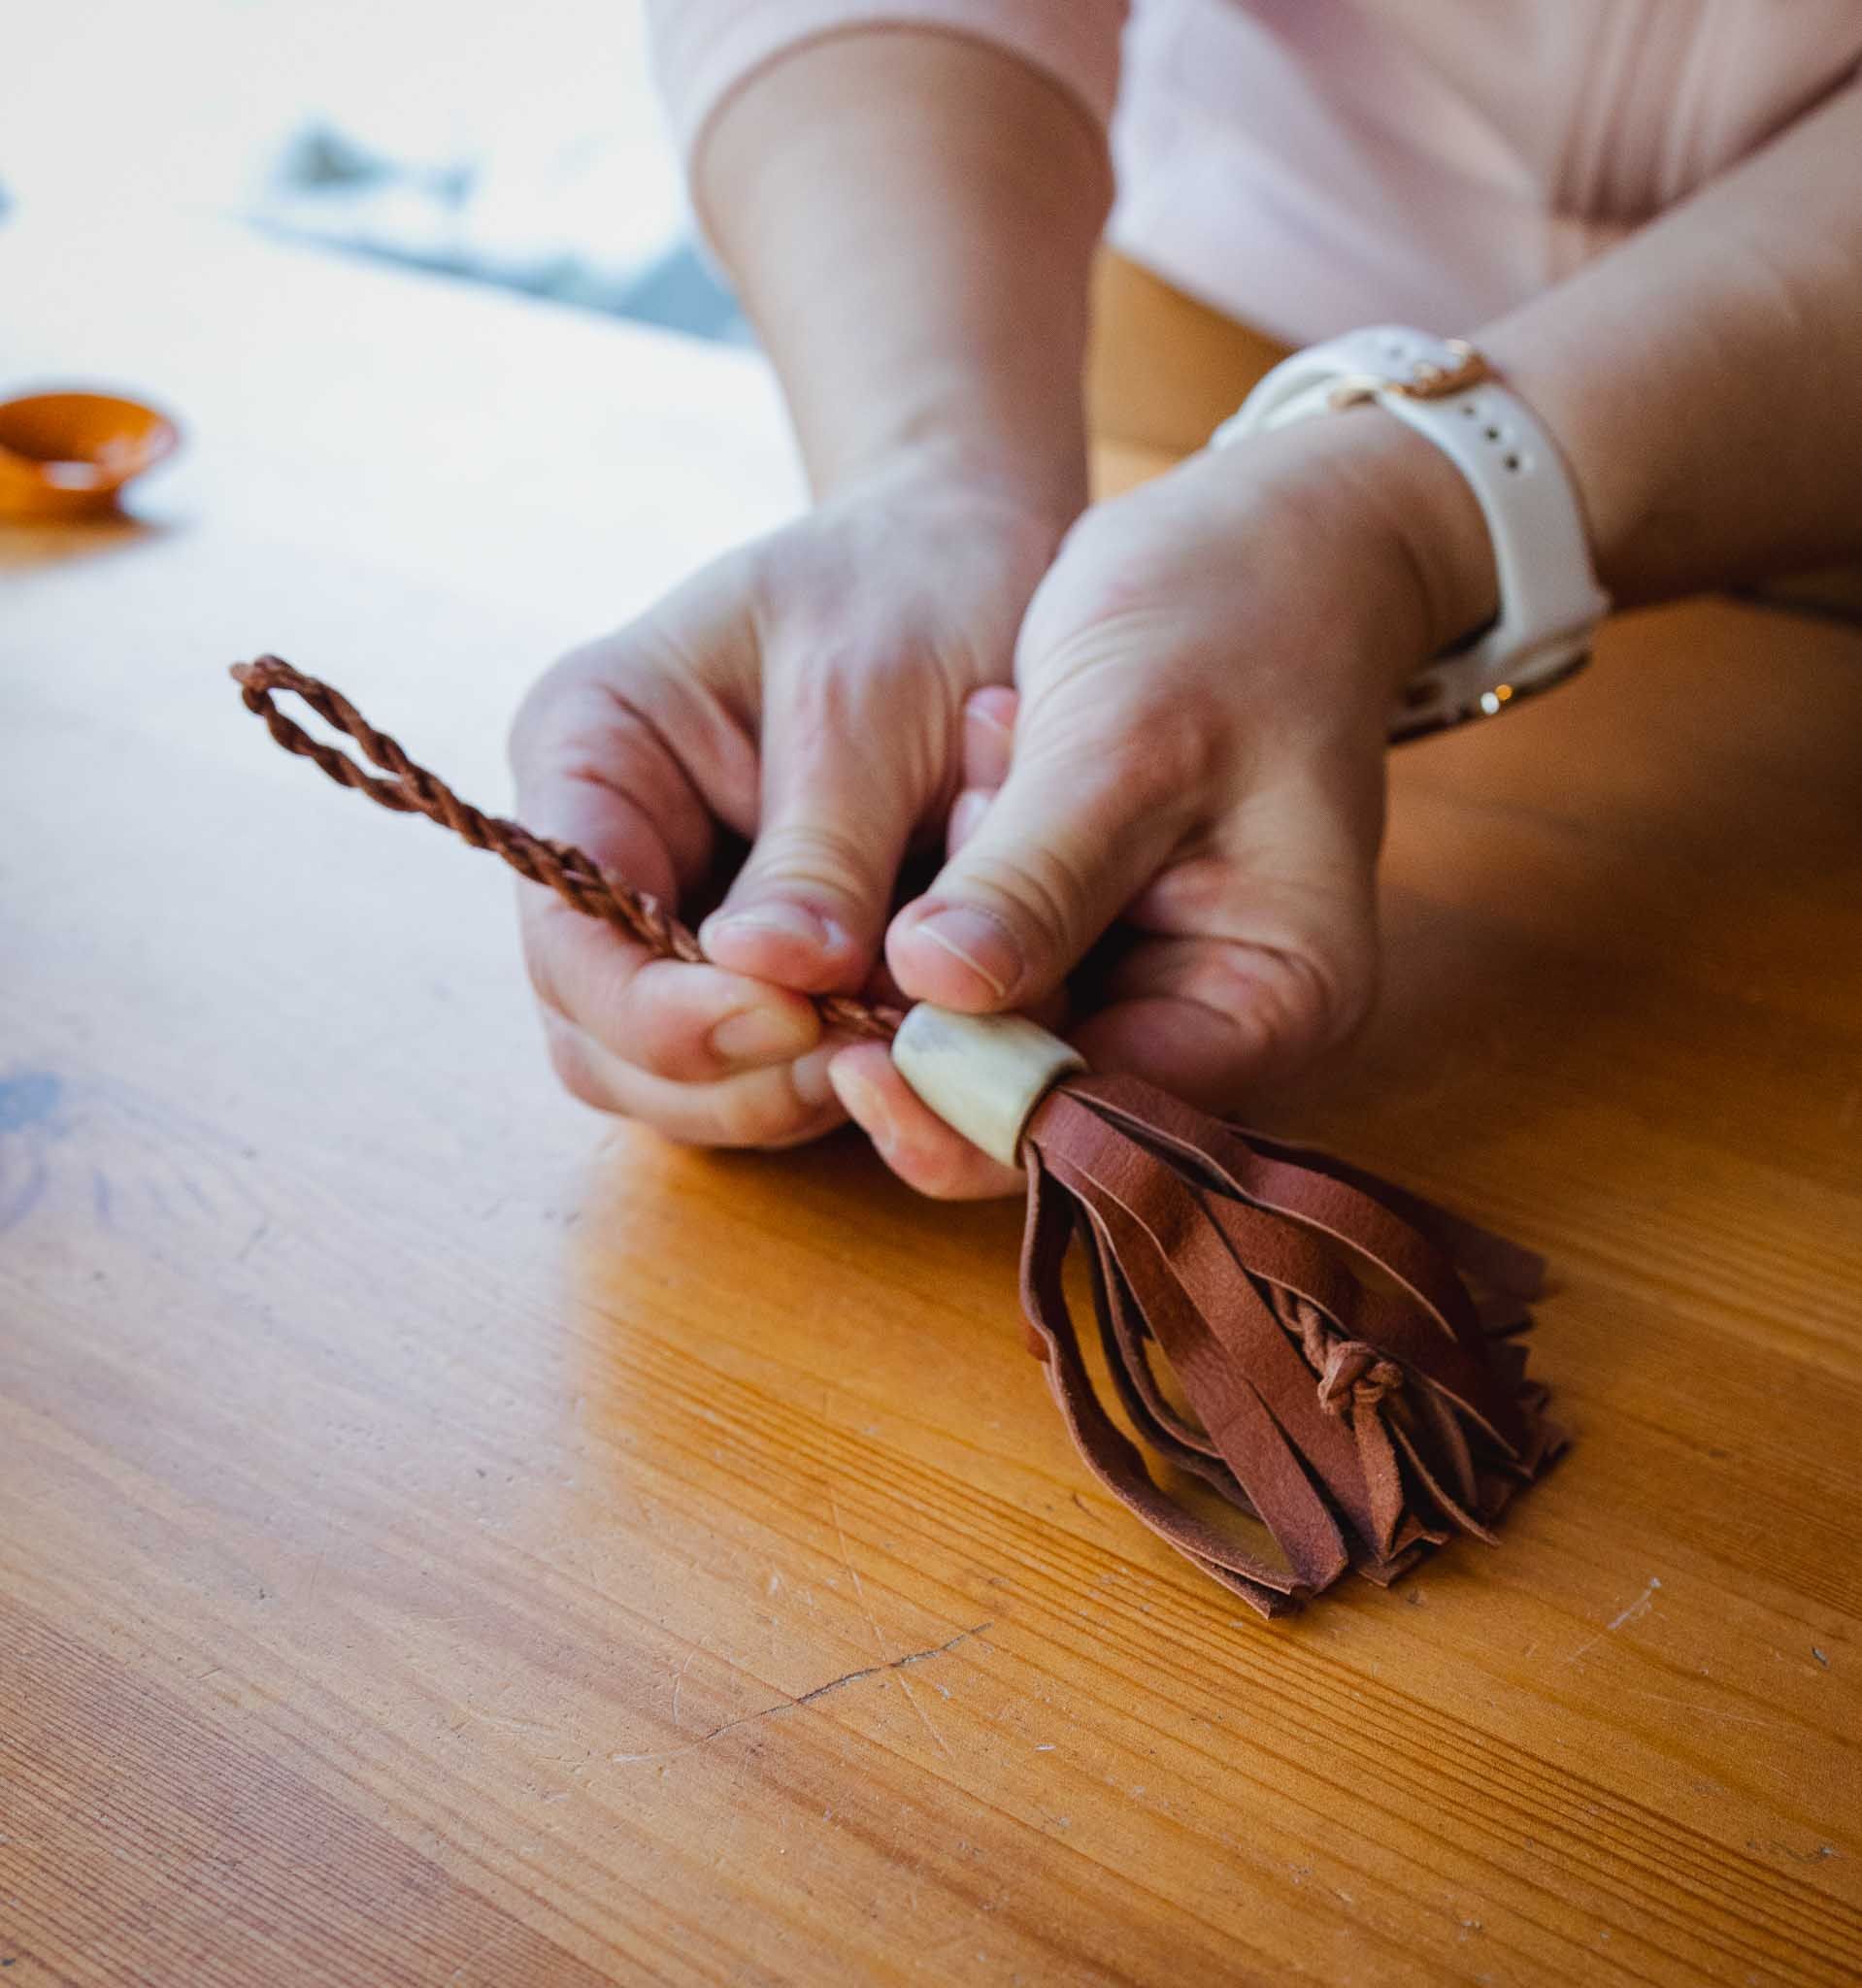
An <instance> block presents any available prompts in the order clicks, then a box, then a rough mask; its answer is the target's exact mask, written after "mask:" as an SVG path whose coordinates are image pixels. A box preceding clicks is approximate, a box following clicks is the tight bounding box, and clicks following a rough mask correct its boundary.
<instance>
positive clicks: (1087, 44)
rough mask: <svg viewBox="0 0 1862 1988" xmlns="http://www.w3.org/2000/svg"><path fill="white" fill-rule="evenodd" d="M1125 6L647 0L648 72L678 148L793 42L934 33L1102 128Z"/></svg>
mask: <svg viewBox="0 0 1862 1988" xmlns="http://www.w3.org/2000/svg"><path fill="white" fill-rule="evenodd" d="M1125 8H1126V0H647V15H648V21H649V23H650V26H651V32H652V42H653V57H654V66H655V68H656V69H657V71H658V75H659V82H660V88H661V90H662V92H663V93H664V95H665V99H666V105H667V109H668V111H669V113H670V115H671V117H672V124H673V134H674V136H675V138H676V139H677V140H678V142H679V147H680V149H681V151H682V153H684V155H685V156H686V157H688V158H689V157H690V155H691V152H692V149H693V147H694V146H695V145H696V144H697V142H698V139H699V136H700V134H701V133H702V132H703V130H704V128H705V124H706V122H707V120H708V119H709V118H710V117H711V115H712V113H713V112H714V111H715V110H716V109H717V107H718V105H719V104H721V103H722V102H723V101H724V99H725V97H727V96H728V95H729V94H730V93H731V91H732V90H734V89H735V88H736V87H737V86H738V85H739V84H740V83H744V82H746V81H747V80H748V78H749V77H750V76H752V75H754V74H755V72H756V71H757V70H759V69H761V68H762V67H763V66H764V65H765V64H766V63H768V62H771V61H773V60H774V59H775V58H776V57H777V56H778V55H781V54H782V53H784V52H785V51H786V50H790V49H793V48H795V47H796V46H797V45H798V44H799V43H802V42H807V41H813V40H815V39H816V38H818V37H820V36H823V35H831V34H836V33H839V32H841V31H842V30H844V29H847V28H853V27H922V28H937V29H941V30H943V31H945V32H948V33H951V34H960V35H969V36H972V37H974V38H975V39H976V40H978V41H982V42H988V43H990V44H992V45H993V46H994V47H996V48H998V49H1002V50H1005V51H1006V52H1008V53H1009V54H1012V55H1017V56H1019V57H1020V58H1021V59H1022V60H1023V61H1024V62H1027V63H1030V64H1031V65H1032V66H1033V67H1035V68H1037V69H1040V70H1042V71H1044V72H1045V73H1046V74H1047V75H1048V76H1050V77H1052V78H1053V80H1054V81H1055V82H1056V83H1059V84H1060V85H1061V87H1062V88H1063V89H1065V90H1066V91H1067V92H1068V93H1069V94H1070V95H1071V96H1073V97H1075V98H1077V99H1078V100H1079V102H1080V103H1081V105H1082V106H1083V108H1084V109H1085V110H1086V112H1087V113H1088V115H1089V116H1092V117H1093V118H1094V120H1095V121H1096V122H1098V123H1100V124H1102V125H1103V124H1104V123H1105V122H1106V121H1107V119H1108V118H1109V117H1110V116H1111V115H1112V107H1113V99H1114V96H1115V95H1116V94H1117V89H1118V37H1119V30H1120V28H1121V27H1122V26H1123V23H1124V17H1125Z"/></svg>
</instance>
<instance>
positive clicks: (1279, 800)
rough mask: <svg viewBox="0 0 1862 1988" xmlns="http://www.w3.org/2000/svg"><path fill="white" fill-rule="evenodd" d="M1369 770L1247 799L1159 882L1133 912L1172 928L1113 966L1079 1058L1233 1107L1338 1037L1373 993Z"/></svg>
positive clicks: (1373, 806) (1082, 1035)
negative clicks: (1209, 845)
mask: <svg viewBox="0 0 1862 1988" xmlns="http://www.w3.org/2000/svg"><path fill="white" fill-rule="evenodd" d="M1376 772H1377V768H1376V762H1375V759H1374V758H1373V759H1372V760H1371V761H1370V762H1369V763H1368V765H1367V767H1366V769H1365V773H1364V778H1363V779H1352V778H1348V777H1347V778H1345V779H1320V780H1316V781H1315V780H1313V779H1299V780H1296V781H1294V782H1292V783H1290V784H1289V785H1288V786H1286V787H1285V788H1284V789H1283V790H1282V791H1280V792H1279V793H1269V794H1264V795H1260V796H1257V797H1255V798H1254V799H1253V800H1251V801H1250V802H1249V803H1248V804H1247V806H1246V807H1245V808H1243V809H1242V810H1241V811H1239V812H1238V813H1237V815H1236V816H1235V817H1234V819H1233V820H1232V821H1231V822H1230V823H1229V824H1227V825H1226V826H1225V829H1224V832H1223V835H1222V837H1221V838H1220V840H1219V842H1218V844H1217V845H1216V846H1215V847H1214V849H1212V850H1211V851H1209V852H1208V853H1206V854H1202V855H1200V856H1198V857H1196V858H1194V859H1192V860H1189V861H1185V862H1181V863H1179V864H1177V865H1174V866H1173V867H1171V868H1170V869H1168V870H1166V871H1165V873H1164V874H1163V875H1162V876H1161V877H1159V878H1157V879H1155V880H1154V881H1153V882H1152V883H1151V884H1150V885H1149V886H1148V887H1147V889H1146V890H1145V891H1144V892H1143V893H1142V894H1141V895H1140V897H1139V898H1138V900H1137V902H1136V903H1135V904H1134V906H1133V907H1132V910H1131V913H1130V915H1131V916H1132V917H1133V919H1134V920H1136V921H1137V922H1138V923H1140V924H1150V925H1153V926H1155V925H1159V924H1161V925H1163V926H1165V927H1166V928H1167V929H1166V930H1165V931H1164V932H1163V933H1162V934H1159V935H1157V936H1152V937H1148V938H1146V939H1143V940H1141V941H1140V942H1139V943H1138V944H1136V945H1134V946H1132V947H1131V948H1130V949H1129V950H1128V951H1126V952H1125V954H1124V955H1123V956H1122V957H1121V958H1120V959H1119V961H1118V962H1117V964H1116V965H1115V966H1114V968H1113V969H1112V970H1111V972H1110V974H1109V976H1108V978H1107V981H1106V984H1105V987H1104V989H1103V992H1104V995H1105V997H1106V1006H1105V1007H1104V1008H1103V1009H1102V1010H1101V1011H1100V1012H1099V1013H1098V1014H1096V1015H1094V1016H1093V1017H1092V1018H1091V1019H1090V1020H1089V1021H1087V1022H1086V1023H1085V1024H1083V1025H1082V1026H1081V1029H1080V1031H1079V1032H1078V1041H1079V1043H1080V1045H1081V1051H1082V1053H1084V1054H1085V1055H1086V1056H1087V1057H1088V1058H1089V1060H1091V1061H1092V1062H1093V1063H1094V1064H1095V1065H1096V1066H1098V1067H1102V1068H1108V1069H1125V1070H1135V1071H1138V1072H1141V1073H1142V1074H1143V1075H1145V1076H1147V1077H1150V1078H1152V1079H1153V1080H1154V1081H1156V1082H1159V1083H1162V1084H1165V1085H1166V1086H1168V1087H1169V1088H1171V1089H1173V1090H1176V1091H1179V1092H1180V1093H1181V1094H1183V1095H1184V1096H1187V1097H1190V1098H1193V1099H1195V1100H1197V1101H1199V1102H1204V1103H1208V1104H1211V1105H1214V1106H1217V1107H1228V1106H1232V1105H1234V1104H1235V1103H1236V1102H1237V1101H1238V1100H1239V1098H1240V1097H1241V1096H1242V1095H1243V1094H1244V1093H1245V1092H1246V1091H1247V1088H1248V1087H1249V1086H1251V1085H1254V1084H1257V1083H1260V1082H1264V1081H1267V1080H1270V1079H1275V1078H1279V1077H1285V1076H1290V1075H1291V1074H1292V1073H1294V1072H1295V1071H1297V1070H1298V1069H1300V1068H1301V1067H1302V1066H1303V1065H1304V1064H1306V1063H1308V1062H1310V1061H1311V1060H1312V1059H1313V1057H1314V1056H1316V1055H1318V1054H1320V1053H1321V1052H1322V1051H1324V1050H1326V1049H1328V1048H1330V1047H1332V1046H1333V1045H1334V1044H1338V1043H1339V1042H1341V1041H1343V1040H1345V1039H1346V1038H1347V1036H1348V1035H1349V1034H1350V1033H1351V1032H1352V1031H1353V1030H1354V1029H1355V1028H1356V1027H1357V1025H1358V1024H1359V1022H1360V1021H1361V1020H1362V1019H1363V1017H1364V1015H1365V1013H1366V1012H1367V1011H1368V1009H1369V1007H1370V1004H1371V1000H1372V996H1373V993H1374V990H1375V982H1376V971H1377V922H1376V895H1375V887H1374V867H1373V866H1374V863H1375V859H1376V846H1377V817H1378V813H1379V808H1378V804H1377V800H1376V796H1375V791H1374V789H1375V787H1376V785H1377V779H1376Z"/></svg>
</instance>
